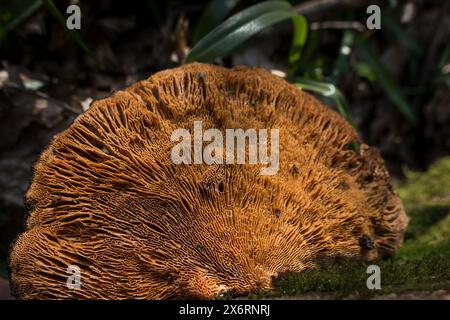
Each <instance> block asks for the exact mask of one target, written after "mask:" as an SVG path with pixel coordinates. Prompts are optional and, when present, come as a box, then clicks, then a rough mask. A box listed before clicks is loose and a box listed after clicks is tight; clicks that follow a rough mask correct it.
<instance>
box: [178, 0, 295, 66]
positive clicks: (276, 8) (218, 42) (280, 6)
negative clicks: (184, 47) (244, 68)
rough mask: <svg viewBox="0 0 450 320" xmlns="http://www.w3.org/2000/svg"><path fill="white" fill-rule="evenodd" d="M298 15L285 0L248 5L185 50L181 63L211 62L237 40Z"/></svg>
mask: <svg viewBox="0 0 450 320" xmlns="http://www.w3.org/2000/svg"><path fill="white" fill-rule="evenodd" d="M295 16H298V14H297V13H295V11H294V10H293V9H292V6H291V5H290V4H289V3H287V2H285V1H266V2H262V3H259V4H256V5H254V6H251V7H249V8H247V9H245V10H243V11H241V12H239V13H237V14H235V15H233V16H232V17H230V18H228V19H227V20H226V21H224V22H223V23H222V24H221V25H219V26H218V27H216V28H215V29H214V30H212V31H211V32H210V33H209V34H207V35H206V36H205V37H204V38H202V39H201V40H200V41H199V42H198V43H197V44H196V45H195V46H194V47H193V48H192V50H191V51H190V52H189V54H188V56H187V57H186V59H185V63H189V62H193V61H203V62H211V61H213V60H214V59H216V58H219V57H225V56H228V55H229V54H231V53H232V52H233V50H234V49H236V48H237V47H238V46H239V45H240V44H241V43H243V42H244V41H245V40H247V39H249V38H250V37H252V36H253V35H255V34H256V33H258V32H259V31H261V30H263V29H264V28H267V27H269V26H271V25H273V24H275V23H277V22H280V21H283V20H285V19H289V18H292V17H295Z"/></svg>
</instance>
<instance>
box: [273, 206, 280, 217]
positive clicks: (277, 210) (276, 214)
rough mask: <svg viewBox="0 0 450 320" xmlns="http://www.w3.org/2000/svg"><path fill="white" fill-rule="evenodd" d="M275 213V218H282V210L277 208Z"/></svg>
mask: <svg viewBox="0 0 450 320" xmlns="http://www.w3.org/2000/svg"><path fill="white" fill-rule="evenodd" d="M273 212H274V213H275V217H277V218H279V217H280V216H281V210H280V209H278V208H276V209H275V210H274V211H273Z"/></svg>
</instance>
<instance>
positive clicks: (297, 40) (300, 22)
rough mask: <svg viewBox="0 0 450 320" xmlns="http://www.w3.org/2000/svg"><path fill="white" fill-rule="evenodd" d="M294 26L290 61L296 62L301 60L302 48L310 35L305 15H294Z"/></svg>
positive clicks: (291, 62)
mask: <svg viewBox="0 0 450 320" xmlns="http://www.w3.org/2000/svg"><path fill="white" fill-rule="evenodd" d="M292 26H293V29H294V32H293V37H292V48H291V53H290V55H289V63H290V64H291V65H292V64H295V63H297V62H298V61H299V60H300V57H301V53H302V48H303V46H304V45H305V42H306V38H307V36H308V22H307V21H306V19H305V17H304V16H300V15H296V16H294V17H292Z"/></svg>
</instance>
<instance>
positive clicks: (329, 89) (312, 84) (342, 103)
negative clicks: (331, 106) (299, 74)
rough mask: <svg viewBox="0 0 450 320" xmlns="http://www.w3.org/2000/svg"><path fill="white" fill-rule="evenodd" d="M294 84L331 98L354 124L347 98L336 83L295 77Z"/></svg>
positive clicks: (340, 111)
mask: <svg viewBox="0 0 450 320" xmlns="http://www.w3.org/2000/svg"><path fill="white" fill-rule="evenodd" d="M294 84H295V85H296V86H297V87H299V88H301V89H303V90H306V91H311V92H314V93H317V94H319V95H321V96H323V97H326V98H331V99H332V100H333V101H334V103H335V104H336V107H337V109H338V111H339V113H340V114H341V115H342V116H343V117H344V118H345V119H347V121H348V122H350V123H351V124H352V125H353V119H352V116H351V114H350V112H349V110H348V103H347V100H346V99H345V97H344V95H343V94H342V93H341V91H340V90H339V89H338V88H336V86H335V85H334V84H332V83H325V82H319V81H313V80H309V79H301V78H295V79H294Z"/></svg>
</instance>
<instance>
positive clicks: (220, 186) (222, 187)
mask: <svg viewBox="0 0 450 320" xmlns="http://www.w3.org/2000/svg"><path fill="white" fill-rule="evenodd" d="M224 190H225V186H224V184H223V182H220V183H219V191H220V192H223V191H224Z"/></svg>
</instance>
